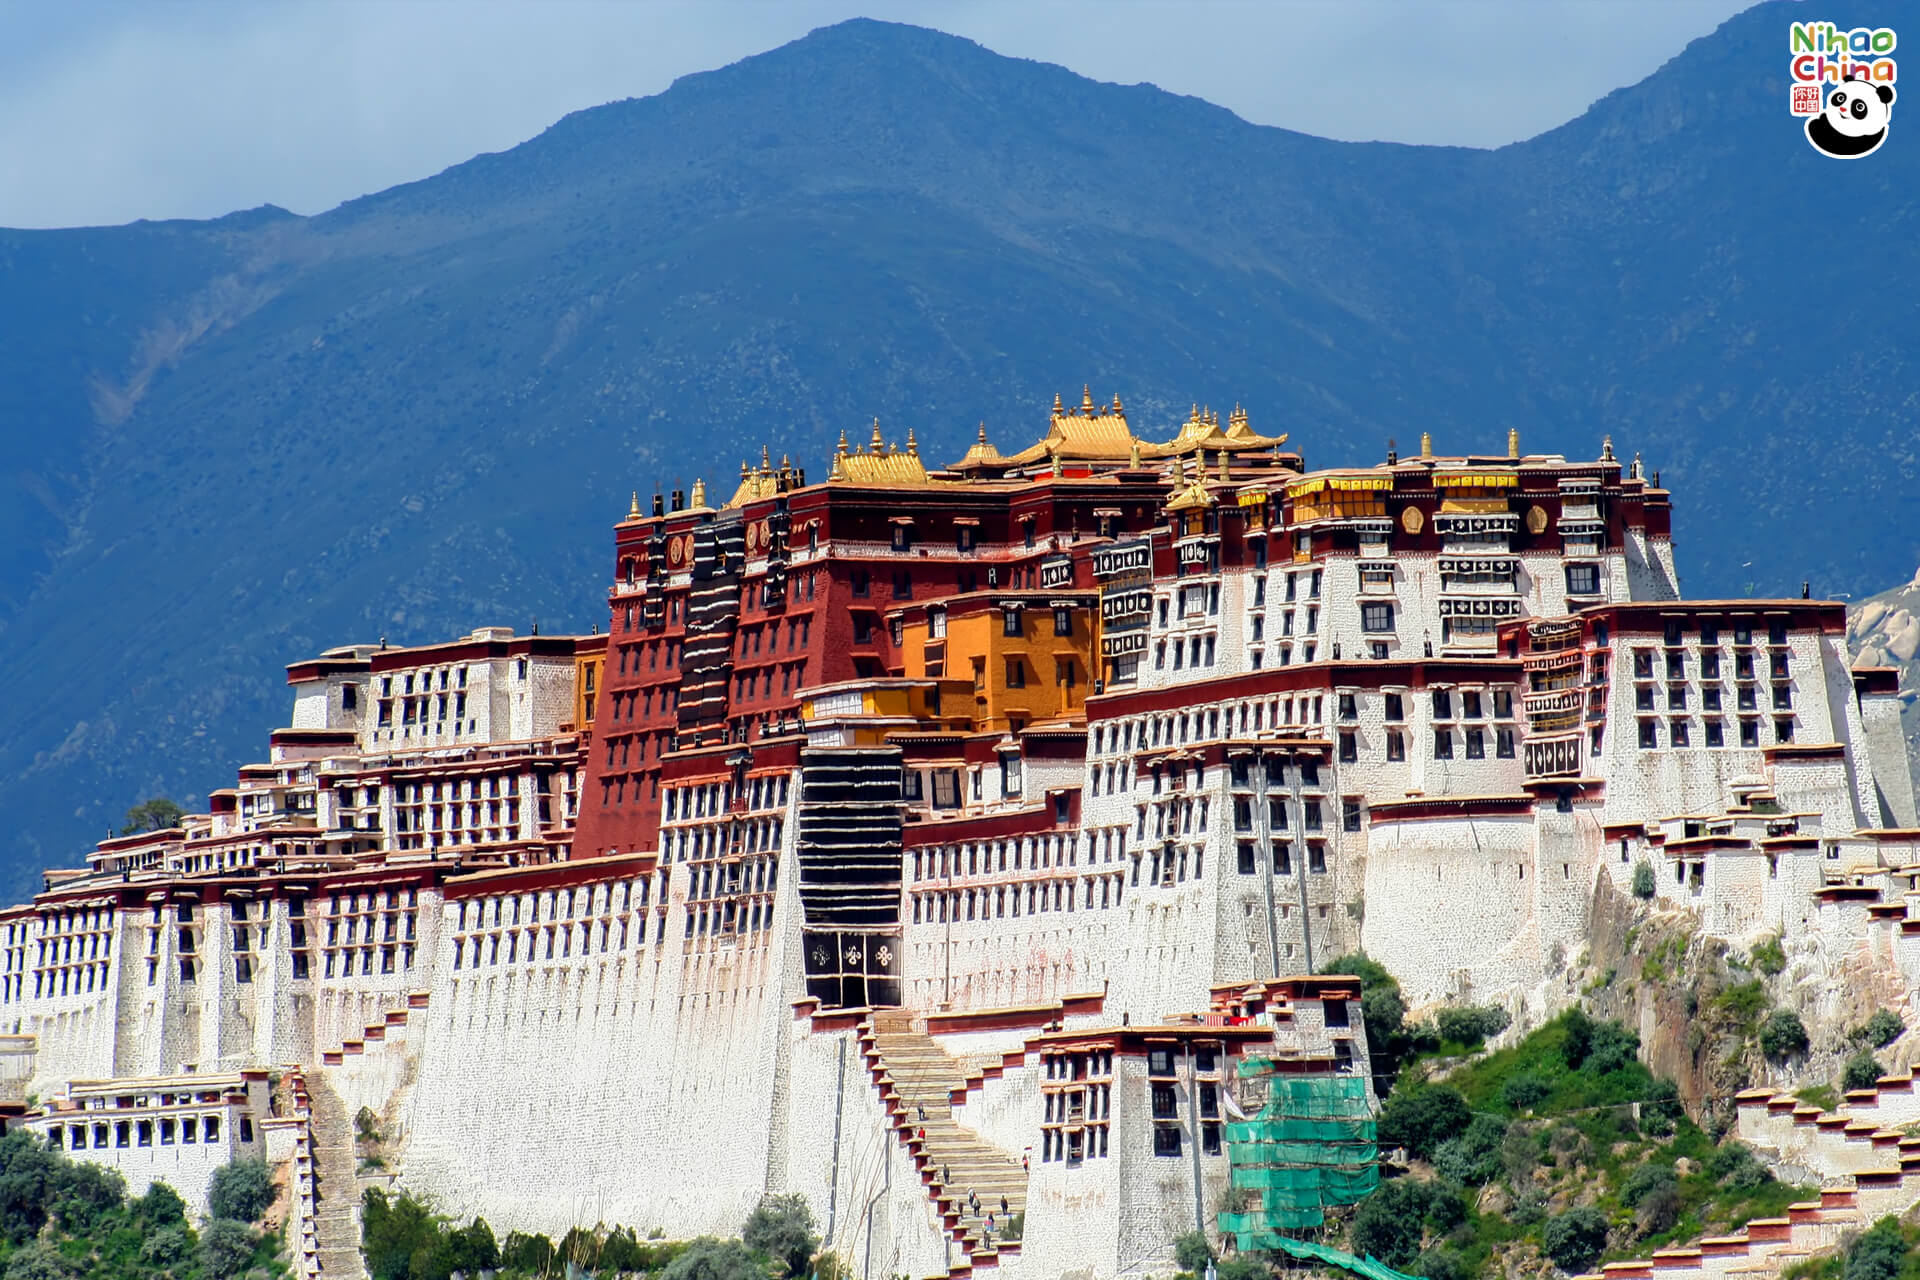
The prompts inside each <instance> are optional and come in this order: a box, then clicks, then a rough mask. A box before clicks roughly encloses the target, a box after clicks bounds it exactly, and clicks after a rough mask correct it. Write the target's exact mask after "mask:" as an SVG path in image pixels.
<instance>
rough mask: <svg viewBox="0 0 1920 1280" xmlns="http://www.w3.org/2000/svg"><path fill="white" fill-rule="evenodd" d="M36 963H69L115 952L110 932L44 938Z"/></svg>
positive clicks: (37, 952)
mask: <svg viewBox="0 0 1920 1280" xmlns="http://www.w3.org/2000/svg"><path fill="white" fill-rule="evenodd" d="M35 954H36V959H35V964H36V965H42V966H44V965H49V964H67V963H69V962H71V961H74V960H93V959H97V958H99V957H100V956H110V955H112V954H113V935H112V934H110V933H87V934H69V935H67V936H65V937H57V936H56V937H53V938H48V939H45V940H43V941H42V942H41V943H40V944H39V947H38V949H37V951H36V953H35Z"/></svg>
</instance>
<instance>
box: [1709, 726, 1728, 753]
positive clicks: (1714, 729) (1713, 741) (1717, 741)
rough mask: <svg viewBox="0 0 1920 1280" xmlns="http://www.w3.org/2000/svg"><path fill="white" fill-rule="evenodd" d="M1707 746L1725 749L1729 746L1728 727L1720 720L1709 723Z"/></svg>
mask: <svg viewBox="0 0 1920 1280" xmlns="http://www.w3.org/2000/svg"><path fill="white" fill-rule="evenodd" d="M1707 745H1708V746H1710V747H1724V746H1726V745H1727V727H1726V725H1724V724H1722V723H1721V722H1720V721H1718V720H1709V721H1707Z"/></svg>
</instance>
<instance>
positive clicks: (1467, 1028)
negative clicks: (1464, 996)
mask: <svg viewBox="0 0 1920 1280" xmlns="http://www.w3.org/2000/svg"><path fill="white" fill-rule="evenodd" d="M1433 1021H1434V1029H1435V1031H1436V1032H1438V1034H1439V1036H1440V1039H1441V1040H1443V1041H1445V1042H1447V1043H1449V1044H1464V1045H1473V1044H1479V1043H1480V1042H1481V1041H1483V1040H1488V1039H1491V1038H1492V1037H1494V1036H1497V1035H1499V1034H1500V1033H1501V1032H1502V1031H1505V1030H1506V1029H1507V1027H1508V1025H1509V1024H1511V1023H1512V1021H1513V1019H1512V1018H1511V1017H1510V1016H1509V1015H1508V1013H1507V1011H1506V1010H1505V1009H1502V1008H1501V1007H1500V1006H1498V1005H1491V1004H1488V1005H1448V1006H1447V1007H1446V1008H1444V1009H1442V1010H1440V1012H1439V1013H1437V1014H1435V1015H1434V1020H1433Z"/></svg>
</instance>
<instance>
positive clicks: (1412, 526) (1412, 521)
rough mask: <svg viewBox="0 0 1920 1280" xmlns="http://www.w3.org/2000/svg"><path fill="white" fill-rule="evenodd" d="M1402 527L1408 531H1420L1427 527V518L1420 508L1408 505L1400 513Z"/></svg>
mask: <svg viewBox="0 0 1920 1280" xmlns="http://www.w3.org/2000/svg"><path fill="white" fill-rule="evenodd" d="M1400 527H1401V528H1402V529H1405V530H1406V531H1407V532H1408V533H1419V532H1420V531H1421V530H1422V529H1424V528H1426V527H1427V518H1426V517H1425V516H1423V515H1421V514H1420V508H1418V507H1408V508H1407V509H1406V510H1405V511H1402V512H1401V513H1400Z"/></svg>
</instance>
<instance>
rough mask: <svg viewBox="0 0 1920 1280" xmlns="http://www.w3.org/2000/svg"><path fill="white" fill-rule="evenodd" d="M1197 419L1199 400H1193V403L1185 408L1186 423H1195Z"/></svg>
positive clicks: (1190, 424) (1198, 417)
mask: <svg viewBox="0 0 1920 1280" xmlns="http://www.w3.org/2000/svg"><path fill="white" fill-rule="evenodd" d="M1199 421H1200V402H1199V401H1198V400H1196V401H1194V402H1193V405H1192V406H1191V407H1190V408H1188V410H1187V425H1188V426H1193V425H1195V424H1197V423H1198V422H1199Z"/></svg>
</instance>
